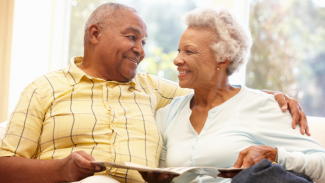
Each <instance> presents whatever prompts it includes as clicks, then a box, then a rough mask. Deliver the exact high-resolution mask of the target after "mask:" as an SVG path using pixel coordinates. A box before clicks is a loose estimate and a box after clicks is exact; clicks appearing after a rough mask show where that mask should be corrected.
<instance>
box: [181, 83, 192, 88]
mask: <svg viewBox="0 0 325 183" xmlns="http://www.w3.org/2000/svg"><path fill="white" fill-rule="evenodd" d="M179 86H180V87H181V88H191V86H190V85H189V84H187V83H182V82H179Z"/></svg>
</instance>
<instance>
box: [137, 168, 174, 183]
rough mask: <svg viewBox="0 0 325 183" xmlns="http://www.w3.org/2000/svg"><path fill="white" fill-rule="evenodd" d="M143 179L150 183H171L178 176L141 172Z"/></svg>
mask: <svg viewBox="0 0 325 183" xmlns="http://www.w3.org/2000/svg"><path fill="white" fill-rule="evenodd" d="M139 173H140V174H141V176H142V178H143V179H144V180H145V181H146V182H148V183H170V182H171V181H172V180H173V179H174V178H175V177H177V176H178V175H175V174H167V173H153V172H141V171H139Z"/></svg>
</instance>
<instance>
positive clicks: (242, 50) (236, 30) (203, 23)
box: [185, 7, 252, 76]
mask: <svg viewBox="0 0 325 183" xmlns="http://www.w3.org/2000/svg"><path fill="white" fill-rule="evenodd" d="M185 23H186V25H188V26H189V27H198V28H208V29H211V30H213V31H214V32H215V37H214V39H213V40H212V44H211V45H210V47H211V49H212V51H213V52H214V54H215V59H216V61H217V62H224V61H225V60H226V58H230V59H231V62H230V63H229V65H228V67H227V74H228V76H230V75H232V74H233V73H234V72H235V71H237V70H238V69H239V68H240V66H242V65H243V64H244V63H245V62H246V61H247V60H248V58H249V55H250V48H251V46H252V37H251V33H250V31H249V29H248V28H247V27H246V26H243V25H241V24H240V22H239V21H238V20H237V19H236V18H235V17H234V15H233V14H232V13H231V12H230V11H229V10H228V9H227V8H225V7H218V8H217V9H212V8H198V9H195V10H193V11H191V12H189V13H188V14H187V15H186V17H185Z"/></svg>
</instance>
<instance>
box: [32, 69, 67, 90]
mask: <svg viewBox="0 0 325 183" xmlns="http://www.w3.org/2000/svg"><path fill="white" fill-rule="evenodd" d="M33 84H34V85H35V86H37V88H38V90H47V89H51V90H53V89H54V87H58V86H61V85H62V86H63V85H68V82H67V79H66V74H65V73H64V72H63V70H57V71H53V72H50V73H47V74H44V75H42V76H40V77H38V78H37V79H36V80H34V81H33Z"/></svg>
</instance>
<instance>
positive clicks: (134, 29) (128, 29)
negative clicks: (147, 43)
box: [125, 26, 148, 38]
mask: <svg viewBox="0 0 325 183" xmlns="http://www.w3.org/2000/svg"><path fill="white" fill-rule="evenodd" d="M125 30H126V31H134V32H137V33H139V34H141V31H140V29H138V28H136V27H133V26H131V27H128V28H126V29H125ZM145 37H146V38H147V37H148V35H147V34H146V35H145Z"/></svg>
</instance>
